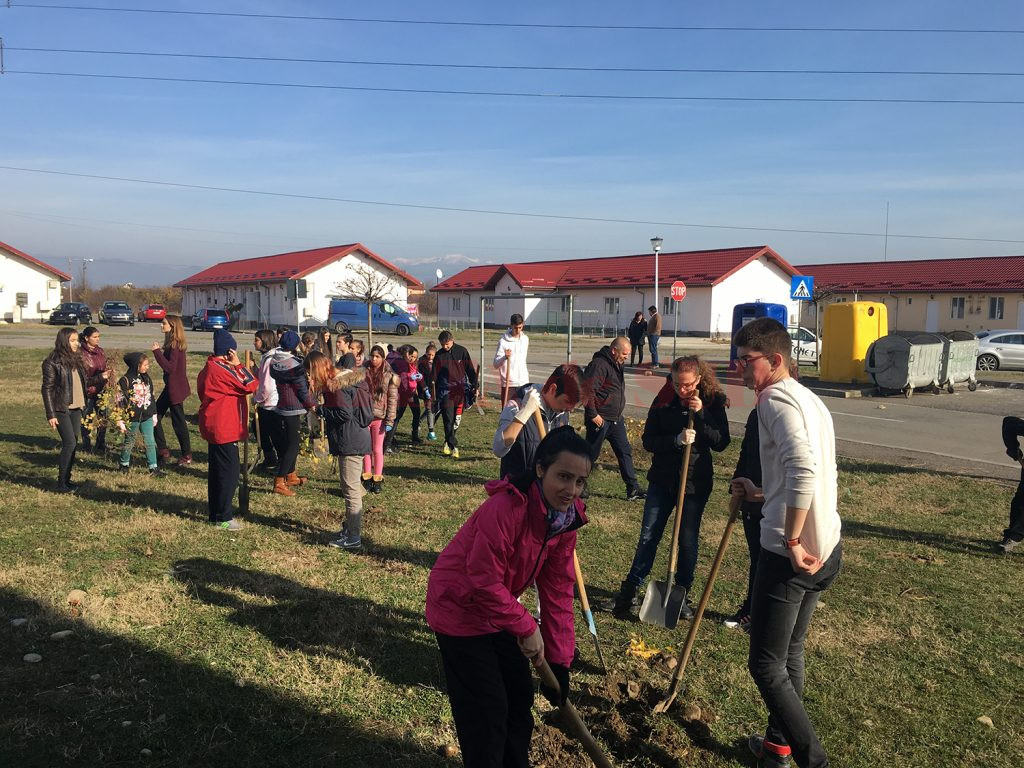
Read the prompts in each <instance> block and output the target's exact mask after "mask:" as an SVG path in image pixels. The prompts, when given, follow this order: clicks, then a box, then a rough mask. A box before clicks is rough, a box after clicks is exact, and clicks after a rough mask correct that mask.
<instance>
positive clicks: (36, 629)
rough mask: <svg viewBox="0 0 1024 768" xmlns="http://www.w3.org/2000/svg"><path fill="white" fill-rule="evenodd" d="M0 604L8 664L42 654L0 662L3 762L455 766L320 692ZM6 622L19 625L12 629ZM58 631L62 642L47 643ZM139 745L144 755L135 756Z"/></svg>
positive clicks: (46, 612) (40, 609) (13, 597)
mask: <svg viewBox="0 0 1024 768" xmlns="http://www.w3.org/2000/svg"><path fill="white" fill-rule="evenodd" d="M0 606H3V608H2V610H0V615H2V617H3V619H4V621H2V622H0V643H2V644H3V646H4V647H5V648H7V649H8V650H9V652H11V653H12V654H14V656H16V657H17V658H18V659H20V658H21V656H23V655H24V654H26V653H30V652H37V653H39V654H40V655H42V657H43V660H42V661H41V662H39V663H37V664H28V663H22V662H21V661H20V660H19V661H17V662H12V663H10V664H4V665H3V666H2V667H0V687H2V688H3V690H4V691H5V694H4V696H2V697H0V720H2V721H3V723H4V724H5V727H4V736H3V739H2V740H0V759H2V761H3V763H4V764H5V765H12V766H13V765H17V766H21V767H22V768H35V766H40V768H41V767H42V766H51V765H65V764H78V765H136V764H138V763H139V762H140V760H141V761H143V762H145V763H146V764H147V765H152V766H193V765H216V766H231V767H232V768H233V767H234V766H238V767H239V768H254V767H256V766H281V765H295V766H328V765H330V766H362V765H387V766H399V767H400V768H413V767H414V766H427V767H428V768H454V766H456V765H458V764H459V763H457V762H455V761H453V760H447V759H445V758H442V757H440V756H438V755H437V754H435V753H434V752H433V750H432V749H430V748H429V747H428V746H425V745H422V744H417V743H415V742H413V741H411V740H407V739H401V738H395V737H391V736H388V735H382V734H381V733H380V732H379V731H376V730H368V729H367V728H365V727H364V726H362V725H361V724H360V723H359V722H357V721H355V720H353V719H352V718H351V717H349V716H347V715H345V714H341V713H338V712H337V711H336V710H335V709H333V708H329V707H325V706H323V703H322V701H321V698H322V697H321V696H319V695H318V696H317V702H318V703H317V704H315V705H314V702H312V701H306V700H304V699H303V698H302V697H301V696H298V695H296V694H294V693H292V692H290V691H284V690H279V689H273V688H269V687H265V685H263V684H253V683H252V682H251V681H248V680H245V681H240V680H236V678H235V676H234V675H233V674H232V673H231V672H230V671H216V670H213V669H210V668H208V667H206V666H204V665H202V664H199V663H196V662H193V661H185V660H182V659H178V658H175V657H173V656H172V655H171V654H169V653H167V652H166V651H163V650H155V649H153V648H151V647H148V646H146V645H143V644H141V643H138V642H135V641H133V640H130V639H128V638H125V637H122V636H119V635H115V634H110V633H107V632H102V631H99V630H97V629H94V628H92V627H90V626H89V625H87V624H85V623H84V622H76V621H75V620H73V619H70V618H69V617H68V616H66V615H63V614H59V613H56V612H54V611H53V610H52V609H51V608H49V607H48V606H45V605H43V604H41V603H39V602H36V601H35V600H33V599H31V598H29V597H26V596H24V595H21V594H19V593H17V592H15V591H14V590H11V589H8V588H3V589H0ZM15 617H23V618H27V619H29V623H28V624H26V625H24V626H22V627H18V628H14V627H12V626H11V624H10V619H11V618H15ZM69 626H73V627H74V632H75V634H74V635H73V636H72V637H70V638H68V639H65V640H61V641H53V640H47V638H48V637H49V635H50V634H51V633H52V632H54V631H56V630H59V629H66V628H68V627H69ZM58 642H59V647H58V646H57V643H58ZM14 656H12V658H13V657H14ZM367 715H368V717H369V719H370V720H373V718H374V714H373V713H367ZM144 749H145V750H149V751H150V752H149V755H148V757H147V756H141V757H140V755H143V754H144V753H142V750H144Z"/></svg>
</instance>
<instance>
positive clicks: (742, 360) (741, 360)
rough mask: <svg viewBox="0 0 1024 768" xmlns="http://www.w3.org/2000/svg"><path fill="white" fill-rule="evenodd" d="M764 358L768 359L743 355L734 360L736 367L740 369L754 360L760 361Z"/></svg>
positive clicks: (761, 356)
mask: <svg viewBox="0 0 1024 768" xmlns="http://www.w3.org/2000/svg"><path fill="white" fill-rule="evenodd" d="M766 357H768V355H744V356H743V357H737V358H736V365H738V366H739V367H740V368H746V367H747V366H748V365H750V364H751V363H752V362H754V361H755V360H762V359H764V358H766Z"/></svg>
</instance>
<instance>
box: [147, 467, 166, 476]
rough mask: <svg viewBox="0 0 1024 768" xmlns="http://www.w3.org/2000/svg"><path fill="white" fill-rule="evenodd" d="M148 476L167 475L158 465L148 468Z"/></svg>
mask: <svg viewBox="0 0 1024 768" xmlns="http://www.w3.org/2000/svg"><path fill="white" fill-rule="evenodd" d="M149 476H150V477H167V473H166V472H164V471H163V470H162V469H160V467H150V468H149Z"/></svg>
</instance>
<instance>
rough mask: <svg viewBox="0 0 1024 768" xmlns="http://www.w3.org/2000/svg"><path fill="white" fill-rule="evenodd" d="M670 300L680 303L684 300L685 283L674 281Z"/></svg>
mask: <svg viewBox="0 0 1024 768" xmlns="http://www.w3.org/2000/svg"><path fill="white" fill-rule="evenodd" d="M671 290H672V298H673V299H674V300H675V301H682V300H683V299H685V298H686V283H684V282H683V281H682V280H676V281H675V282H674V283H672V289H671Z"/></svg>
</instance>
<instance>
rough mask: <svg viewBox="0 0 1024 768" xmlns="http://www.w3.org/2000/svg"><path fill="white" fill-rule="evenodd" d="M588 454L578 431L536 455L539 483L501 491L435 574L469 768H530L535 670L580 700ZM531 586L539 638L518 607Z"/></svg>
mask: <svg viewBox="0 0 1024 768" xmlns="http://www.w3.org/2000/svg"><path fill="white" fill-rule="evenodd" d="M590 456H591V453H590V448H589V445H588V444H587V442H586V441H585V440H584V439H583V438H582V437H580V436H579V435H577V434H576V432H575V430H573V429H572V428H571V427H563V428H561V429H556V430H553V431H552V432H551V433H550V434H549V435H548V436H547V437H546V438H544V440H543V441H541V444H540V445H539V446H538V447H537V453H536V459H535V461H536V463H535V472H536V476H535V480H534V481H530V480H527V479H525V478H524V479H522V480H520V481H518V483H519V484H518V485H517V484H513V483H512V482H511V481H510V480H507V479H506V480H494V481H491V482H490V483H488V484H487V486H486V488H487V493H488V494H489V495H490V498H489V499H488V500H487V501H485V502H484V503H483V504H482V505H481V506H480V507H479V509H477V510H476V512H474V513H473V515H472V516H471V517H470V518H469V520H467V521H466V523H465V524H464V525H463V526H462V528H460V529H459V532H458V533H457V534H455V538H454V539H452V541H451V543H449V544H448V546H447V547H445V549H444V551H443V552H442V553H441V555H440V556H439V557H438V559H437V562H436V563H435V565H434V568H433V569H432V570H431V572H430V580H429V583H428V586H427V623H428V624H429V625H430V628H431V629H432V630H434V633H435V634H436V636H437V644H438V647H439V648H440V650H441V660H442V662H443V664H444V673H445V679H446V680H447V683H448V698H449V700H450V701H451V707H452V717H453V718H454V720H455V729H456V732H457V733H458V737H459V745H460V746H461V748H462V759H463V761H464V764H465V765H466V768H483V767H484V766H487V767H488V768H489V767H490V766H495V767H498V766H502V767H504V768H508V766H523V768H526V766H528V765H529V752H530V736H531V734H532V732H533V716H532V715H531V713H530V707H531V706H532V705H533V681H532V679H531V676H530V662H531V661H532V662H533V664H534V665H535V666H539V665H540V663H541V661H542V660H543V659H547V661H548V663H549V664H550V665H551V669H552V670H553V671H554V673H555V677H556V678H558V681H559V684H560V688H561V690H560V691H555V690H551V689H547V688H546V687H544V686H541V693H543V694H544V697H545V698H547V699H548V700H549V701H551V702H552V703H553V704H556V705H558V704H561V703H563V702H564V701H565V696H566V694H567V692H568V689H569V664H570V663H571V662H572V658H573V654H574V652H575V647H576V640H575V634H574V628H573V627H574V625H573V586H574V584H575V576H574V570H573V557H572V555H573V551H574V550H575V548H576V530H577V529H578V528H580V527H581V526H582V525H584V524H586V522H587V518H586V515H585V513H584V505H583V502H582V501H580V498H579V496H580V492H581V491H582V490H583V486H584V483H585V482H586V479H587V476H588V475H589V474H590V468H591V458H590ZM532 584H536V586H537V594H538V596H539V598H540V604H541V621H540V627H538V626H537V622H536V621H535V620H534V618H533V617H532V616H531V615H530V613H529V611H527V610H526V608H524V607H523V605H522V603H520V602H519V601H518V598H519V596H520V595H521V594H522V593H523V592H524V591H525V590H526V588H527V587H529V586H530V585H532Z"/></svg>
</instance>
